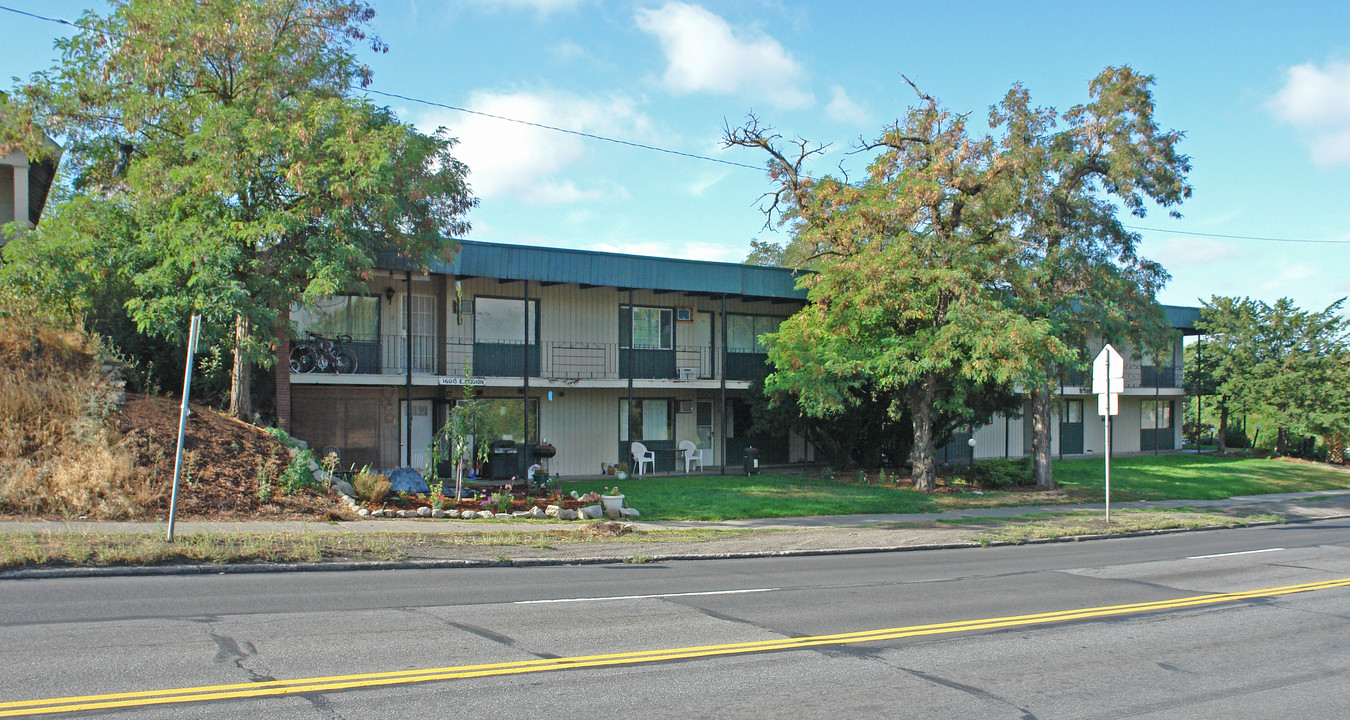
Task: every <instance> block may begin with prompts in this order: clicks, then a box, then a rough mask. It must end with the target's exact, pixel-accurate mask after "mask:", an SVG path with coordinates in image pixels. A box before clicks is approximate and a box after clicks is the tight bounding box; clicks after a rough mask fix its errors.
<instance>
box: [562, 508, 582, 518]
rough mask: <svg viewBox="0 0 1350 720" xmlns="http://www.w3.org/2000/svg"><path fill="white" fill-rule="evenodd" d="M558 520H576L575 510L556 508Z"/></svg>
mask: <svg viewBox="0 0 1350 720" xmlns="http://www.w3.org/2000/svg"><path fill="white" fill-rule="evenodd" d="M558 519H559V520H576V519H577V511H576V510H572V509H569V508H558Z"/></svg>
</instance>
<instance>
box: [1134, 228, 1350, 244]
mask: <svg viewBox="0 0 1350 720" xmlns="http://www.w3.org/2000/svg"><path fill="white" fill-rule="evenodd" d="M1122 227H1124V228H1126V229H1127V230H1145V231H1148V232H1156V233H1172V234H1173V235H1195V236H1197V237H1212V238H1227V239H1230V240H1260V241H1262V242H1277V243H1307V244H1316V245H1350V240H1303V239H1297V238H1278V237H1257V236H1253V235H1223V234H1220V233H1202V232H1191V231H1188V230H1164V229H1163V228H1149V227H1138V226H1135V225H1123V226H1122Z"/></svg>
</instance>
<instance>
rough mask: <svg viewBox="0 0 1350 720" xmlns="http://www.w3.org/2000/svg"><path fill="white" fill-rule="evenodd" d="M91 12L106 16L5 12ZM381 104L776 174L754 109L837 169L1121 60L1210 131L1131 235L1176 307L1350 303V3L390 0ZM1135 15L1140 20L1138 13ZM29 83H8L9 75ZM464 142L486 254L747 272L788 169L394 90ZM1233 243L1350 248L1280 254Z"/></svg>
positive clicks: (54, 32)
mask: <svg viewBox="0 0 1350 720" xmlns="http://www.w3.org/2000/svg"><path fill="white" fill-rule="evenodd" d="M0 5H5V6H8V7H12V8H16V9H19V10H25V11H29V12H34V13H38V14H42V15H46V16H52V17H59V18H65V19H70V20H73V19H75V18H76V17H77V16H78V14H79V12H80V11H81V10H82V9H84V8H85V7H96V8H102V7H103V4H102V3H91V2H84V1H80V0H0ZM372 5H373V6H374V8H375V10H376V12H377V16H376V18H375V21H374V27H375V31H376V33H377V34H378V35H379V36H380V37H381V38H382V39H383V40H384V41H385V42H387V43H388V44H389V46H390V51H389V53H388V54H386V55H380V56H371V55H370V54H369V53H366V54H365V55H363V57H364V58H365V59H366V60H367V61H368V62H369V63H370V64H371V66H372V67H373V68H374V70H375V82H374V85H373V86H372V87H373V89H376V90H380V91H383V92H388V93H395V94H399V95H405V96H409V97H414V98H420V99H425V100H430V101H434V102H438V103H443V104H446V105H451V106H455V107H460V108H469V109H473V110H479V111H482V112H486V113H491V114H496V115H502V116H507V117H513V118H517V119H520V120H526V121H532V122H536V123H541V124H547V125H554V126H559V127H564V128H568V129H572V130H576V131H580V132H585V133H591V134H595V135H603V136H608V137H614V138H618V139H622V140H625V141H629V142H633V143H639V144H646V145H651V146H657V147H661V148H666V149H669V150H673V151H678V152H683V153H690V154H695V155H704V156H708V157H713V158H719V159H724V160H728V161H731V162H734V163H743V164H746V165H752V166H755V167H761V166H762V165H763V158H762V157H759V156H758V155H756V154H755V153H753V152H751V151H749V150H742V149H733V150H724V149H722V148H721V146H720V138H721V134H722V127H723V124H724V122H730V123H732V124H736V123H738V122H739V121H740V120H741V119H743V118H744V116H745V114H746V113H747V112H750V111H753V112H755V113H756V114H757V115H758V116H759V117H760V118H761V119H762V121H764V122H766V123H768V124H770V125H772V126H773V127H774V128H776V129H777V130H778V131H780V132H781V133H783V134H784V135H785V136H787V137H796V136H800V137H804V138H806V139H808V140H811V141H813V142H823V143H830V144H831V150H830V152H829V154H828V155H827V156H826V157H825V160H824V162H823V163H821V164H819V165H818V166H817V170H818V171H821V172H828V171H831V170H833V169H834V168H835V167H836V166H837V165H838V164H839V163H843V165H844V166H845V167H848V168H853V169H855V170H856V169H858V168H860V167H862V165H863V163H864V159H863V157H862V156H858V155H850V154H848V151H849V150H850V148H851V146H852V144H853V143H855V142H856V141H857V140H858V138H859V137H860V136H861V137H869V138H870V137H872V136H873V135H875V134H876V133H877V132H878V130H879V129H880V128H881V127H882V126H883V125H885V124H887V123H889V122H891V121H893V120H895V119H896V118H897V117H900V116H901V115H902V114H903V113H904V110H905V108H906V106H907V105H909V104H910V103H911V102H912V101H913V93H912V91H911V90H910V89H909V88H908V87H907V86H905V85H904V84H903V83H902V82H901V80H900V78H899V74H900V73H904V74H905V75H907V76H908V77H910V78H911V79H913V80H914V81H915V82H916V83H917V84H918V85H919V86H920V87H921V88H922V89H923V90H924V91H925V92H928V93H931V94H933V95H935V96H937V97H939V98H940V99H941V100H942V101H943V102H944V103H945V104H946V105H947V106H948V107H950V108H952V109H954V110H957V111H959V112H970V113H972V116H973V117H978V118H982V117H984V116H985V114H986V111H987V109H988V107H989V106H990V105H991V104H993V103H996V102H997V101H998V100H999V99H1000V98H1001V97H1002V96H1003V94H1004V93H1005V92H1006V91H1007V90H1008V88H1009V86H1010V85H1012V84H1013V83H1016V82H1020V83H1023V84H1024V85H1025V86H1026V87H1027V88H1028V89H1029V90H1030V92H1031V94H1032V98H1033V99H1034V100H1035V101H1036V102H1037V103H1038V104H1042V105H1050V106H1053V107H1057V108H1060V109H1066V108H1068V107H1069V106H1071V105H1073V104H1075V103H1078V102H1082V101H1084V100H1085V99H1086V92H1087V83H1088V81H1089V80H1090V79H1091V78H1092V77H1093V76H1094V75H1096V74H1097V73H1098V72H1099V71H1100V70H1101V69H1102V68H1103V67H1106V66H1108V65H1120V64H1128V65H1131V66H1133V67H1134V68H1135V69H1136V70H1138V71H1141V72H1144V73H1148V74H1152V75H1154V76H1155V77H1156V80H1157V84H1156V86H1155V94H1156V99H1157V104H1158V119H1159V122H1160V123H1161V124H1162V125H1163V126H1164V127H1166V128H1175V129H1178V130H1182V131H1184V132H1185V133H1186V140H1185V141H1184V143H1183V144H1182V151H1183V152H1185V153H1186V154H1188V155H1190V156H1191V158H1192V163H1193V165H1194V170H1193V172H1192V174H1191V182H1192V184H1193V185H1194V187H1195V195H1194V197H1193V199H1191V200H1190V201H1188V202H1187V203H1186V204H1185V205H1183V206H1182V207H1181V208H1180V210H1181V212H1182V213H1183V215H1184V217H1183V218H1182V219H1180V220H1173V219H1170V218H1168V217H1167V216H1166V213H1164V212H1161V211H1153V212H1150V214H1149V216H1148V217H1147V218H1145V219H1142V220H1136V219H1131V221H1130V223H1129V224H1131V225H1135V226H1140V227H1146V228H1152V229H1150V230H1147V231H1144V232H1143V233H1142V235H1143V238H1144V241H1143V244H1142V252H1143V254H1144V255H1145V256H1147V257H1150V258H1153V259H1155V260H1158V261H1160V262H1162V263H1163V265H1164V266H1165V267H1167V269H1168V270H1169V271H1170V272H1171V273H1172V275H1173V280H1172V281H1171V282H1170V283H1169V284H1168V286H1167V288H1166V289H1165V290H1164V291H1163V293H1162V295H1161V296H1160V299H1161V300H1162V301H1163V302H1166V303H1171V304H1183V305H1190V304H1195V303H1196V301H1197V298H1208V297H1209V296H1210V295H1212V294H1221V295H1250V296H1252V297H1255V298H1258V299H1263V300H1268V301H1269V300H1274V299H1276V298H1278V297H1281V296H1288V297H1291V298H1293V299H1294V300H1295V301H1296V302H1297V303H1298V304H1300V305H1301V306H1303V307H1305V308H1308V309H1314V308H1316V309H1320V308H1321V307H1323V306H1325V305H1327V304H1328V303H1330V302H1332V301H1333V300H1336V299H1338V298H1340V297H1343V296H1345V295H1348V294H1350V276H1347V273H1346V272H1345V270H1346V267H1347V265H1348V264H1350V3H1345V2H1331V1H1327V2H1297V1H1294V2H1259V3H1258V2H1233V1H1230V2H1181V3H1178V2H1167V3H1163V2H1135V3H1131V4H1129V5H1128V6H1124V5H1122V4H1119V3H1112V4H1107V3H1086V2H1062V3H1051V2H1041V3H1033V2H997V3H996V2H965V3H946V4H945V6H944V7H940V8H935V7H926V6H930V5H934V4H933V3H875V2H849V1H840V2H828V3H826V2H791V1H789V0H741V1H739V2H702V3H696V2H663V1H661V0H658V1H656V2H627V1H616V2H601V1H599V0H452V1H448V2H431V1H430V0H388V1H380V0H376V1H375V2H373V3H372ZM1125 8H1128V9H1125ZM0 28H4V30H3V33H4V36H5V37H6V38H7V39H6V42H5V43H0V74H3V75H4V76H5V77H6V78H8V77H10V76H21V77H26V76H27V75H28V74H29V73H30V72H33V71H35V70H39V69H42V68H45V67H48V66H50V65H51V63H52V61H53V59H54V55H53V52H52V50H51V41H52V39H53V38H55V37H57V36H59V35H61V34H64V33H65V32H66V31H68V30H69V28H65V27H63V26H60V25H56V24H52V23H47V22H42V21H39V20H34V19H31V18H25V17H22V16H19V15H15V14H12V13H5V12H0ZM6 84H8V83H6ZM375 99H376V101H377V102H381V103H383V104H390V105H391V106H392V107H394V108H395V109H396V110H397V111H398V112H399V114H400V116H401V117H403V118H404V119H406V120H408V121H410V122H413V123H415V124H417V125H418V126H419V127H422V128H423V129H425V130H431V129H434V128H435V127H437V126H438V125H443V126H445V127H446V128H448V129H449V131H450V132H451V134H452V135H454V136H456V137H458V138H459V139H460V141H461V146H460V149H459V155H460V156H461V158H462V159H464V160H465V161H466V162H467V163H468V164H469V167H470V169H471V171H472V173H473V174H472V176H471V182H472V185H473V187H474V190H475V193H476V194H477V195H478V196H479V197H480V198H481V206H480V207H479V208H478V209H476V210H475V211H474V212H473V213H472V215H471V216H470V220H471V222H472V223H473V226H474V229H473V231H472V233H470V235H469V236H468V237H469V238H470V239H477V240H485V241H492V242H504V243H522V244H533V245H545V246H556V247H571V248H583V249H598V250H610V251H617V252H631V253H643V254H653V255H662V256H670V257H691V258H699V259H707V260H723V261H739V260H741V259H742V258H743V257H744V256H745V254H746V252H747V250H748V243H749V241H750V240H751V239H752V238H762V239H780V240H781V239H782V236H781V234H780V233H775V232H772V231H769V230H766V229H764V227H763V225H764V216H763V215H762V213H761V212H760V211H759V209H758V202H759V198H760V196H761V195H762V194H763V193H764V192H765V191H766V190H768V189H769V185H768V181H767V180H766V179H765V177H764V175H763V173H762V172H760V171H757V170H752V169H747V168H743V167H736V166H731V165H725V164H719V163H715V162H709V161H706V160H697V159H691V158H687V157H681V156H676V155H671V154H666V153H660V152H654V151H651V150H642V149H637V148H633V147H629V146H623V145H617V144H613V143H607V142H602V141H597V140H590V139H585V138H581V137H577V136H574V135H568V134H562V133H556V132H552V131H548V130H542V129H537V128H531V127H526V126H522V125H518V124H513V123H508V122H502V121H499V120H493V119H489V118H485V117H481V116H474V115H467V114H465V113H462V112H457V111H453V110H448V109H444V108H436V107H430V106H426V105H422V104H418V103H413V102H408V101H405V100H396V99H389V98H381V97H376V98H375ZM1183 232H1184V233H1209V234H1215V235H1237V236H1255V237H1273V238H1290V239H1301V240H1318V241H1340V242H1341V243H1342V244H1331V243H1324V244H1305V243H1279V242H1268V241H1260V240H1247V239H1236V238H1224V237H1205V236H1201V235H1188V234H1181V233H1183Z"/></svg>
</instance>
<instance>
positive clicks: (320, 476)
mask: <svg viewBox="0 0 1350 720" xmlns="http://www.w3.org/2000/svg"><path fill="white" fill-rule="evenodd" d="M314 479H315V480H318V481H319V484H320V485H323V486H327V485H328V483H329V482H331V481H332V479H333V476H332V475H329V474H328V471H327V470H322V469H320V470H315V471H314Z"/></svg>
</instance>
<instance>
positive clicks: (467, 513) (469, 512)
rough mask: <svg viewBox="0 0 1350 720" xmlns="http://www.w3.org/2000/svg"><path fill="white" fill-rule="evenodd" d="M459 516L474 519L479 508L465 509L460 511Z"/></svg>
mask: <svg viewBox="0 0 1350 720" xmlns="http://www.w3.org/2000/svg"><path fill="white" fill-rule="evenodd" d="M459 516H460V518H462V519H464V520H472V519H474V518H476V517H478V511H477V510H465V511H464V512H462V513H460V514H459Z"/></svg>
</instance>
